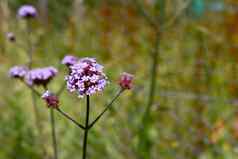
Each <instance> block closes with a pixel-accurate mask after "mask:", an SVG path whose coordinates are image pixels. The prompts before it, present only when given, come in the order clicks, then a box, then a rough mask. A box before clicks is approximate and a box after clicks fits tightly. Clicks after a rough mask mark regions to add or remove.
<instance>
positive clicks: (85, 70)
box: [66, 58, 107, 97]
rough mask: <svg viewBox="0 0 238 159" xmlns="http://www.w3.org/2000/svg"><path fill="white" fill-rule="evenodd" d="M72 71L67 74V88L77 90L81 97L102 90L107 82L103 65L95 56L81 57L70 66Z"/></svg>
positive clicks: (71, 90) (72, 90)
mask: <svg viewBox="0 0 238 159" xmlns="http://www.w3.org/2000/svg"><path fill="white" fill-rule="evenodd" d="M70 70H71V72H70V73H69V75H68V76H66V81H67V89H68V90H69V91H70V92H74V91H76V92H77V93H78V94H79V97H83V96H84V95H92V94H94V93H96V92H100V91H102V90H103V89H104V88H105V86H106V84H107V77H106V76H105V74H104V73H103V66H102V65H100V64H98V63H97V62H96V60H95V59H94V58H83V59H80V60H79V61H78V62H77V63H76V64H74V65H72V66H70Z"/></svg>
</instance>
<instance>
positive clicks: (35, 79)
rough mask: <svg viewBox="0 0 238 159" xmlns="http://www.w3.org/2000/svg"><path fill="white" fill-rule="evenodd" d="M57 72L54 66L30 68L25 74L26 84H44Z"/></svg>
mask: <svg viewBox="0 0 238 159" xmlns="http://www.w3.org/2000/svg"><path fill="white" fill-rule="evenodd" d="M57 73H58V70H57V69H56V68H54V67H44V68H36V69H32V70H30V71H29V72H28V73H27V74H26V78H25V79H26V82H27V84H28V85H30V86H32V85H43V86H46V85H47V84H48V83H49V82H50V81H51V80H52V79H53V78H54V77H55V75H56V74H57Z"/></svg>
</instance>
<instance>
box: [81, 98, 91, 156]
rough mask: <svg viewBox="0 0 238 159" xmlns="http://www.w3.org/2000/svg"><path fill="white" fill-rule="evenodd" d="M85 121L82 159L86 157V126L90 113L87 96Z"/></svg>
mask: <svg viewBox="0 0 238 159" xmlns="http://www.w3.org/2000/svg"><path fill="white" fill-rule="evenodd" d="M86 107H87V108H86V109H87V110H86V119H85V128H86V129H85V130H84V139H83V156H82V159H86V156H87V144H88V131H89V129H88V124H89V113H90V98H89V95H87V102H86Z"/></svg>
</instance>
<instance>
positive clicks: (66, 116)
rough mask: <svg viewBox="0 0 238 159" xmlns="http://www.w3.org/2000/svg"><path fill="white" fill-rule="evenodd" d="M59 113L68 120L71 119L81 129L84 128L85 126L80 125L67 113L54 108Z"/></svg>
mask: <svg viewBox="0 0 238 159" xmlns="http://www.w3.org/2000/svg"><path fill="white" fill-rule="evenodd" d="M56 110H57V111H58V112H59V113H60V114H61V115H63V116H64V117H65V118H67V119H69V120H70V121H72V122H73V123H74V124H76V125H77V126H78V127H80V128H81V129H83V130H85V129H86V128H85V127H84V126H83V125H81V124H80V123H78V122H77V121H76V120H74V119H73V118H71V117H70V116H69V115H68V114H66V113H65V112H63V111H62V110H61V109H60V108H57V109H56Z"/></svg>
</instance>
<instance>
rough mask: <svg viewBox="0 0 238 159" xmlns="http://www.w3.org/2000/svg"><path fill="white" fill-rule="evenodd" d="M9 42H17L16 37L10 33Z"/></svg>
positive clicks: (8, 34) (8, 35)
mask: <svg viewBox="0 0 238 159" xmlns="http://www.w3.org/2000/svg"><path fill="white" fill-rule="evenodd" d="M6 37H7V40H8V41H10V42H15V41H16V37H15V35H14V34H13V33H12V32H9V33H7V34H6Z"/></svg>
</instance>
